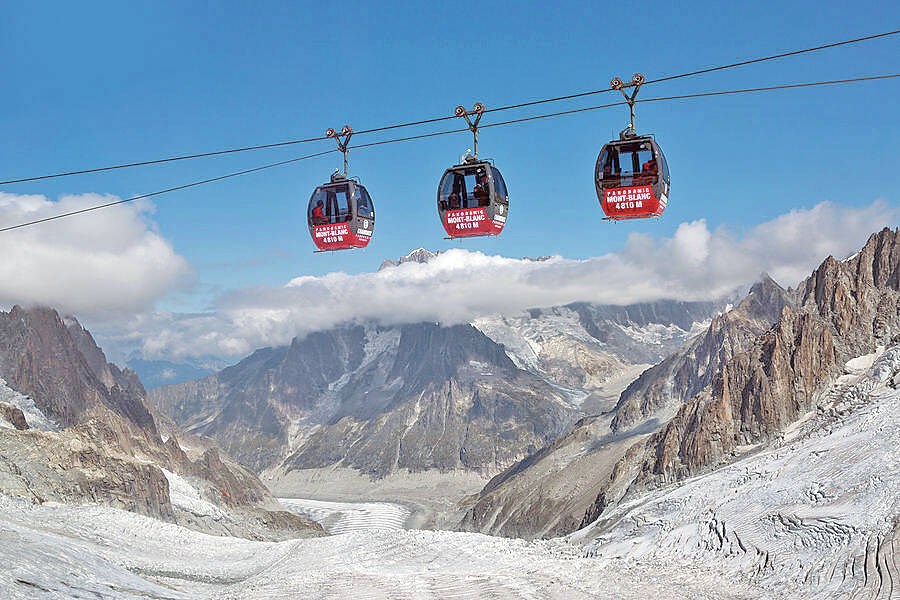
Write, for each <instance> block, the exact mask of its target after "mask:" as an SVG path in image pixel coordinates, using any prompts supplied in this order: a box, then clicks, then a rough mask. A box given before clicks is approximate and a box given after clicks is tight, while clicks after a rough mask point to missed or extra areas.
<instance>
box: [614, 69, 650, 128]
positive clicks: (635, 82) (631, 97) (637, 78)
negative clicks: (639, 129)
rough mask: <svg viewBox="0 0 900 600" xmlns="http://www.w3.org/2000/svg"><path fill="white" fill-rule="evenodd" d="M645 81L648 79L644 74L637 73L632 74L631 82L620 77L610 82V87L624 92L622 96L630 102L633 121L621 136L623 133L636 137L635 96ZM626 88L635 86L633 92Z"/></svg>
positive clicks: (629, 108)
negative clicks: (626, 81)
mask: <svg viewBox="0 0 900 600" xmlns="http://www.w3.org/2000/svg"><path fill="white" fill-rule="evenodd" d="M645 81H646V79H645V78H644V76H643V75H642V74H640V73H635V74H634V75H632V76H631V82H630V83H624V82H623V81H622V80H621V79H619V78H618V77H613V80H612V81H610V82H609V87H611V88H612V89H614V90H619V91H620V92H622V96H623V97H624V98H625V102H627V103H628V110H629V111H630V112H631V122H630V123H629V125H628V127H627V128H626V129H625V130H624V131H622V132H621V133H620V134H619V136H620V137H621V136H623V135H624V136H625V137H634V136H635V135H636V134H635V130H634V105H635V104H636V101H635V98H637V95H638V92H639V91H640V90H641V86H642V85H643V84H644V82H645ZM625 88H634V90H633V91H632V92H631V94H629V93H628V92H626V91H625Z"/></svg>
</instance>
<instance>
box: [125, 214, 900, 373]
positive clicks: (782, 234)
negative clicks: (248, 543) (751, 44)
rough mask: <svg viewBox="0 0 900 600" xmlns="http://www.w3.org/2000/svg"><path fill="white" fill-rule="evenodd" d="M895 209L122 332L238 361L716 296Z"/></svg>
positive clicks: (309, 291)
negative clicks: (296, 342)
mask: <svg viewBox="0 0 900 600" xmlns="http://www.w3.org/2000/svg"><path fill="white" fill-rule="evenodd" d="M897 216H898V212H897V209H895V208H893V207H891V206H889V205H888V204H887V203H886V202H883V201H876V202H874V203H872V204H870V205H868V206H863V207H859V208H851V207H845V206H841V205H838V204H834V203H830V202H823V203H821V204H818V205H816V206H814V207H813V208H811V209H797V210H792V211H791V212H789V213H786V214H783V215H781V216H779V217H777V218H775V219H773V220H771V221H767V222H765V223H762V224H760V225H757V226H755V227H753V228H751V229H749V230H747V231H746V232H743V233H742V234H736V233H732V232H730V231H729V230H728V229H726V228H718V229H715V230H710V229H709V227H708V226H707V224H706V222H705V221H704V220H702V219H701V220H697V221H693V222H689V223H682V224H681V225H680V226H679V227H678V229H677V230H676V231H675V233H674V235H672V236H671V237H667V238H654V237H652V236H649V235H645V234H632V235H631V236H630V237H629V238H628V240H627V242H626V244H625V246H624V247H623V248H622V249H621V250H619V251H617V252H613V253H610V254H607V255H604V256H599V257H596V258H590V259H586V260H570V259H565V258H561V257H553V258H551V259H549V260H546V261H540V262H535V261H530V260H522V259H512V258H504V257H501V256H488V255H485V254H482V253H480V252H469V251H466V250H460V249H456V250H450V251H448V252H446V253H444V254H441V255H439V256H438V257H436V258H434V259H433V260H431V261H429V262H428V263H426V264H419V263H405V264H402V265H399V266H397V267H394V268H388V269H385V270H383V271H379V272H376V273H365V274H359V275H348V274H346V273H330V274H328V275H324V276H320V277H312V276H303V277H298V278H296V279H294V280H292V281H290V282H289V283H288V284H287V285H286V286H283V287H263V288H254V289H246V290H242V291H240V292H234V293H230V294H227V295H225V296H223V297H221V298H220V299H219V300H218V302H217V305H216V307H215V310H214V311H212V312H210V313H209V314H201V315H173V314H166V313H153V314H144V315H141V316H139V317H137V318H135V320H134V321H133V322H132V323H131V324H129V325H128V326H126V327H125V329H126V330H130V331H131V332H132V334H130V335H132V339H136V338H138V337H140V339H141V340H142V350H143V353H144V355H145V356H146V357H148V358H163V357H165V358H170V359H171V358H178V357H182V356H187V355H191V356H202V355H212V356H228V357H238V356H242V355H245V354H247V353H249V352H251V351H252V350H254V349H256V348H259V347H263V346H270V345H280V344H287V343H289V342H290V340H291V338H293V337H294V336H296V335H304V334H307V333H309V332H312V331H316V330H324V329H329V328H331V327H334V326H335V325H339V324H341V323H347V322H376V323H380V324H384V325H393V324H400V323H414V322H422V321H432V322H441V323H444V324H452V323H461V322H467V321H471V320H472V319H475V318H477V317H480V316H487V315H496V314H511V313H516V312H519V311H521V310H524V309H527V308H534V307H547V306H556V305H562V304H568V303H570V302H576V301H586V302H596V303H601V304H620V305H621V304H631V303H635V302H650V301H654V300H661V299H676V300H708V299H716V298H721V297H723V296H724V295H726V294H730V293H733V292H734V291H735V290H737V289H738V288H741V287H742V286H746V285H749V284H751V283H752V282H753V281H755V280H756V279H757V278H758V277H759V275H760V274H761V273H763V272H768V273H769V274H770V275H771V276H772V277H773V278H774V279H775V280H776V281H778V282H779V283H781V284H782V285H785V286H790V285H796V284H797V283H798V282H799V281H801V280H802V279H803V278H804V277H806V276H808V275H809V274H810V272H811V271H812V269H813V268H815V267H816V266H817V265H818V264H819V263H820V262H821V261H822V260H823V259H824V258H825V257H826V256H828V255H829V254H830V255H833V256H835V257H837V258H843V257H846V256H847V255H849V254H850V253H852V252H854V251H855V250H857V249H858V248H859V247H861V246H862V244H863V243H864V242H865V240H866V238H867V237H868V236H869V235H870V234H871V233H873V232H875V231H877V230H879V229H880V228H882V227H884V226H886V225H892V224H893V223H895V222H896V221H897ZM137 332H141V333H140V334H139V333H137Z"/></svg>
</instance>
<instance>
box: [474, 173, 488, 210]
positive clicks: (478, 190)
mask: <svg viewBox="0 0 900 600" xmlns="http://www.w3.org/2000/svg"><path fill="white" fill-rule="evenodd" d="M476 180H477V183H476V184H475V187H474V188H473V189H472V195H473V196H474V197H475V200H476V201H477V203H478V206H490V205H491V184H490V182H489V181H488V177H487V173H485V172H484V170H483V169H479V172H478V175H477V176H476Z"/></svg>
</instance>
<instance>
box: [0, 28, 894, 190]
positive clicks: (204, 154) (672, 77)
mask: <svg viewBox="0 0 900 600" xmlns="http://www.w3.org/2000/svg"><path fill="white" fill-rule="evenodd" d="M898 33H900V29H897V30H894V31H886V32H883V33H877V34H873V35H867V36H863V37H858V38H854V39H850V40H844V41H840V42H832V43H829V44H823V45H820V46H813V47H811V48H803V49H801V50H792V51H790V52H782V53H779V54H772V55H769V56H762V57H759V58H753V59H750V60H743V61H739V62H734V63H729V64H726V65H719V66H715V67H708V68H705V69H699V70H696V71H689V72H687V73H679V74H677V75H668V76H666V77H660V78H658V79H651V80H648V81H646V82H645V83H644V85H647V84H651V83H662V82H664V81H672V80H675V79H682V78H685V77H694V76H697V75H703V74H706V73H712V72H715V71H723V70H726V69H733V68H736V67H743V66H746V65H751V64H756V63H762V62H767V61H771V60H777V59H779V58H787V57H790V56H797V55H800V54H807V53H811V52H819V51H821V50H826V49H829V48H837V47H840V46H847V45H851V44H858V43H861V42H866V41H870V40H875V39H880V38H885V37H890V36H893V35H896V34H898ZM610 91H613V88H603V89H598V90H591V91H587V92H578V93H575V94H567V95H564V96H555V97H552V98H542V99H540V100H532V101H528V102H520V103H517V104H509V105H506V106H499V107H496V108H491V109H488V110H486V111H485V112H486V113H490V112H501V111H507V110H513V109H518V108H525V107H529V106H537V105H540V104H547V103H551V102H560V101H563V100H572V99H575V98H583V97H586V96H592V95H596V94H603V93H606V92H610ZM614 106H615V105H614ZM454 118H455V117H454V116H452V115H450V116H442V117H434V118H431V119H422V120H419V121H410V122H406V123H397V124H393V125H385V126H382V127H374V128H371V129H362V130H357V131H356V132H355V133H356V135H364V134H369V133H378V132H383V131H389V130H393V129H400V128H404V127H416V126H420V125H429V124H432V123H439V122H441V121H449V120H451V119H454ZM539 118H540V117H539ZM326 139H328V138H327V137H326V136H317V137H308V138H303V139H294V140H286V141H282V142H273V143H268V144H257V145H253V146H242V147H237V148H228V149H225V150H215V151H211V152H199V153H195V154H186V155H182V156H171V157H168V158H158V159H154V160H145V161H139V162H129V163H123V164H116V165H110V166H106V167H96V168H90V169H80V170H74V171H65V172H61V173H51V174H47V175H37V176H34V177H22V178H18V179H9V180H6V181H0V185H10V184H14V183H26V182H30V181H41V180H45V179H56V178H59V177H69V176H72V175H85V174H88V173H100V172H104V171H113V170H117V169H128V168H132V167H144V166H149V165H156V164H162V163H169V162H176V161H182V160H191V159H196V158H208V157H211V156H221V155H224V154H236V153H240V152H249V151H254V150H264V149H271V148H279V147H284V146H291V145H296V144H306V143H310V142H319V141H323V140H326Z"/></svg>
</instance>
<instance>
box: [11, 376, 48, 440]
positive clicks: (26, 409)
mask: <svg viewBox="0 0 900 600" xmlns="http://www.w3.org/2000/svg"><path fill="white" fill-rule="evenodd" d="M0 402H6V403H7V404H12V405H13V406H15V407H18V409H19V410H21V411H22V414H24V415H25V422H27V423H28V426H29V427H31V428H32V429H41V430H43V431H59V427H57V426H56V423H54V422H53V421H51V420H50V419H48V418H47V416H46V415H45V414H44V413H43V412H41V410H40V409H39V408H38V407H37V406H35V404H34V400H32V399H31V398H30V397H28V396H25V395H23V394H20V393H19V392H17V391H15V390H13V389H12V388H10V387H9V386H8V385H7V384H6V380H5V379H3V378H2V377H0Z"/></svg>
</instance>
